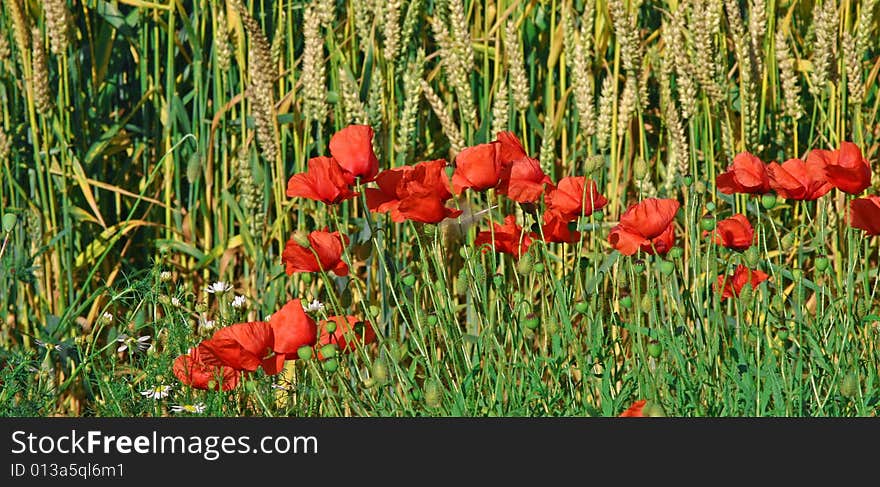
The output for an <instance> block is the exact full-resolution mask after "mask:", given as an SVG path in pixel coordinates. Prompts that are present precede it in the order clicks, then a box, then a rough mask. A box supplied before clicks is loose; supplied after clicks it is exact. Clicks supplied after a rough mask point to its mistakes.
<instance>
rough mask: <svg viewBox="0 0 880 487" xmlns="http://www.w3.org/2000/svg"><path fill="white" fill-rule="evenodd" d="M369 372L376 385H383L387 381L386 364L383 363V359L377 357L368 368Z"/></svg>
mask: <svg viewBox="0 0 880 487" xmlns="http://www.w3.org/2000/svg"><path fill="white" fill-rule="evenodd" d="M370 371H371V372H372V374H373V379H375V380H376V382H377V383H378V384H384V383H385V382H387V381H388V364H386V363H385V359H383V358H382V357H378V358H377V359H376V360H374V361H373V366H372V367H371V368H370Z"/></svg>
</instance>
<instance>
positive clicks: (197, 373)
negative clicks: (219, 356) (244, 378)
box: [171, 347, 239, 391]
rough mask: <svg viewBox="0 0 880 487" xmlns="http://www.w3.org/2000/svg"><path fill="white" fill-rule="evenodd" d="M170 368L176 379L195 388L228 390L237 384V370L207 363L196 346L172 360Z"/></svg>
mask: <svg viewBox="0 0 880 487" xmlns="http://www.w3.org/2000/svg"><path fill="white" fill-rule="evenodd" d="M171 370H172V371H173V372H174V376H175V377H177V379H178V380H179V381H180V382H182V383H184V384H186V385H188V386H190V387H193V388H196V389H204V390H207V389H212V390H224V391H229V390H232V389H235V386H237V385H238V378H239V372H238V371H237V370H235V369H233V368H232V367H225V366H215V365H207V364H205V363H204V362H202V357H201V355H200V353H199V349H198V347H196V348H193V349H192V350H190V351H189V353H187V354H184V355H180V356H178V357H177V358H176V359H175V360H174V365H172V367H171Z"/></svg>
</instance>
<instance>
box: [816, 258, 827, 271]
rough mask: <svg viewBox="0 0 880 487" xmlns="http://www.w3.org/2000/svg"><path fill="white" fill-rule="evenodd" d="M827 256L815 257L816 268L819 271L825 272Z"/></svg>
mask: <svg viewBox="0 0 880 487" xmlns="http://www.w3.org/2000/svg"><path fill="white" fill-rule="evenodd" d="M828 264H829V261H828V258H827V257H817V258H816V270H817V271H819V272H825V271H826V270H827V269H828Z"/></svg>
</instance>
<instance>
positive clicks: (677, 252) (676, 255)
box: [668, 247, 684, 260]
mask: <svg viewBox="0 0 880 487" xmlns="http://www.w3.org/2000/svg"><path fill="white" fill-rule="evenodd" d="M668 255H669V258H670V259H676V260H677V259H680V258H681V256H683V255H684V249H683V248H681V247H672V248H671V249H669V254H668Z"/></svg>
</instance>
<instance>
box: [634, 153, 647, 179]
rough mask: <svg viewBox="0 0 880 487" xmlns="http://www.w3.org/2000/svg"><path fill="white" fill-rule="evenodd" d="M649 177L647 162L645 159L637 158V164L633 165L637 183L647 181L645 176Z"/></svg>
mask: <svg viewBox="0 0 880 487" xmlns="http://www.w3.org/2000/svg"><path fill="white" fill-rule="evenodd" d="M647 175H648V163H646V162H645V159H644V158H642V157H639V158H636V162H635V163H634V164H633V178H635V180H636V181H641V180H642V179H645V176H647Z"/></svg>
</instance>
